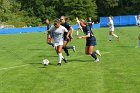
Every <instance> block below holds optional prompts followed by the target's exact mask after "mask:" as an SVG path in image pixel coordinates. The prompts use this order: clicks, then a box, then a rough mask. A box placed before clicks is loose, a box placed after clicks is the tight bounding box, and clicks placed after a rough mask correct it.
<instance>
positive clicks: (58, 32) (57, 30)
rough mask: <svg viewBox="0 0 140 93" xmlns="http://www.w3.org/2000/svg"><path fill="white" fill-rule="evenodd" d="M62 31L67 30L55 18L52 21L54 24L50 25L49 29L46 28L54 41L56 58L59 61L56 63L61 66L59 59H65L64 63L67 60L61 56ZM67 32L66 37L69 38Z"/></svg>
mask: <svg viewBox="0 0 140 93" xmlns="http://www.w3.org/2000/svg"><path fill="white" fill-rule="evenodd" d="M64 32H68V30H67V29H66V28H65V27H63V26H61V25H60V21H59V20H56V21H55V22H54V26H52V27H51V28H50V29H49V30H48V35H50V33H52V34H53V36H52V38H53V42H54V47H55V50H56V52H57V54H58V59H59V62H58V64H57V65H59V66H61V61H62V59H63V61H65V63H67V61H66V60H65V58H64V57H63V56H62V48H63V33H64ZM68 36H69V33H68V34H67V38H68V39H69V37H68Z"/></svg>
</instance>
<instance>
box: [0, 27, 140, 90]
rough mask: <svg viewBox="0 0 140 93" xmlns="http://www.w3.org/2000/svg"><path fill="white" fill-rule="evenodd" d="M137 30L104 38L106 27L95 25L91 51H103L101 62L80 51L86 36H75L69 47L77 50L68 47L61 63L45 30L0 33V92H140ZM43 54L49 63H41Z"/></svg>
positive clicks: (123, 30) (126, 29) (120, 29)
mask: <svg viewBox="0 0 140 93" xmlns="http://www.w3.org/2000/svg"><path fill="white" fill-rule="evenodd" d="M139 29H140V28H138V27H135V26H131V27H117V28H116V29H115V33H116V34H117V35H119V36H120V42H119V43H118V42H117V40H116V39H115V38H114V39H113V41H112V42H109V41H108V30H109V29H108V28H100V29H93V31H94V33H95V36H96V38H97V46H96V48H95V49H99V50H100V52H101V53H102V56H101V57H99V58H100V62H99V63H94V62H93V59H92V58H91V57H90V56H86V55H85V54H84V51H85V50H84V49H85V39H76V36H74V39H73V41H72V42H70V43H69V45H75V46H76V52H75V53H74V52H73V51H72V50H70V54H71V55H70V57H66V58H67V60H68V61H69V63H68V64H65V63H64V62H63V63H62V66H61V67H57V66H56V64H57V61H58V58H57V55H56V53H55V51H54V48H53V47H51V46H48V45H47V44H46V43H45V42H46V41H45V34H44V33H43V32H39V33H22V34H1V35H0V53H1V54H0V93H140V89H139V88H140V48H136V46H137V36H138V33H139ZM75 34H76V33H75ZM80 34H81V35H83V34H82V33H80ZM63 55H64V56H65V53H64V52H63ZM45 58H47V59H48V60H49V61H50V62H51V65H49V66H48V67H44V66H43V65H42V64H41V62H42V60H43V59H45ZM18 66H19V67H18Z"/></svg>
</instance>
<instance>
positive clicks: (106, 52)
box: [101, 52, 110, 55]
mask: <svg viewBox="0 0 140 93" xmlns="http://www.w3.org/2000/svg"><path fill="white" fill-rule="evenodd" d="M109 53H110V52H101V54H103V55H104V54H109Z"/></svg>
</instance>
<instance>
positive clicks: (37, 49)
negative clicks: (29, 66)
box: [28, 48, 54, 51]
mask: <svg viewBox="0 0 140 93" xmlns="http://www.w3.org/2000/svg"><path fill="white" fill-rule="evenodd" d="M28 50H29V51H52V50H54V49H49V50H48V49H39V48H36V49H28Z"/></svg>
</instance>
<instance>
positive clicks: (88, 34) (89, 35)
mask: <svg viewBox="0 0 140 93" xmlns="http://www.w3.org/2000/svg"><path fill="white" fill-rule="evenodd" d="M80 25H81V26H82V28H83V32H84V34H85V36H79V37H78V38H79V39H81V38H86V48H85V53H86V54H87V55H91V56H92V57H93V58H94V59H95V61H94V62H99V58H97V56H96V55H97V54H98V55H99V56H101V54H100V52H99V50H96V51H94V47H95V45H96V38H95V36H94V34H93V32H92V31H91V29H90V27H89V26H88V24H87V22H86V21H85V20H81V21H80Z"/></svg>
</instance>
